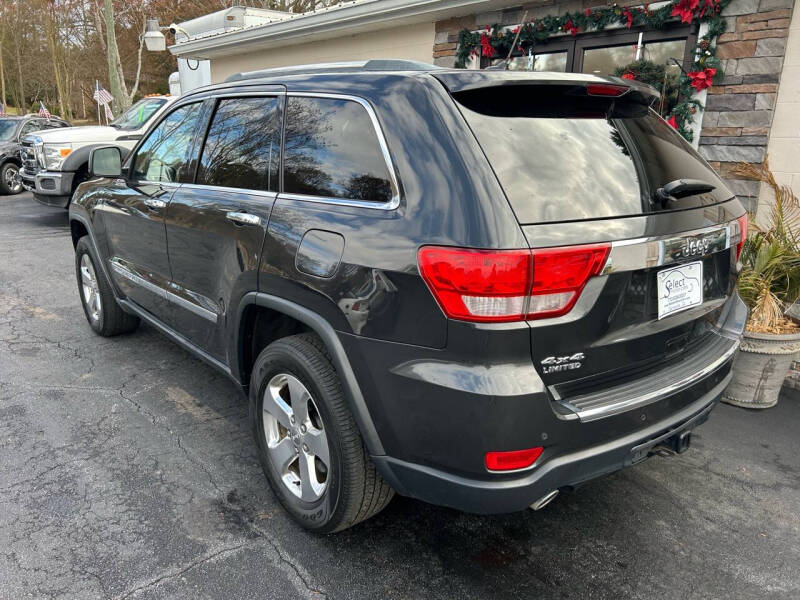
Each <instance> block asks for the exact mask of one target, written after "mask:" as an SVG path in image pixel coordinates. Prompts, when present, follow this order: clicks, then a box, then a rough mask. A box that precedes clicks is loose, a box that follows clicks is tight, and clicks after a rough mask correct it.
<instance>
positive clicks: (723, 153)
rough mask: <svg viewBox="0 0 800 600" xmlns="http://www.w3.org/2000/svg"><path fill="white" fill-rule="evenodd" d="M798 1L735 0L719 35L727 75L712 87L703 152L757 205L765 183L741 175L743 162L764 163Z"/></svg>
mask: <svg viewBox="0 0 800 600" xmlns="http://www.w3.org/2000/svg"><path fill="white" fill-rule="evenodd" d="M794 2H795V0H733V2H731V3H730V4H729V5H728V7H727V8H726V9H725V11H724V12H723V13H722V14H723V15H724V16H726V17H727V21H728V30H727V32H726V33H724V34H722V35H721V36H720V37H719V38H718V40H717V56H718V57H719V58H720V59H721V60H722V64H723V68H724V70H725V78H724V80H723V81H722V84H721V85H716V86H713V87H711V88H710V89H709V94H708V97H707V99H706V111H705V114H704V115H703V128H702V131H701V134H700V153H701V154H702V155H703V156H704V157H705V158H706V160H708V161H709V162H711V164H712V165H713V166H714V168H715V169H716V170H717V171H718V172H719V173H720V174H721V175H722V176H723V178H725V180H726V181H727V182H728V184H729V186H730V188H731V190H732V191H733V192H734V193H735V194H736V195H737V196H739V198H740V199H742V200H744V201H745V206H747V207H748V208H749V209H750V210H755V209H756V206H757V202H758V194H759V183H758V182H755V181H747V180H742V179H739V178H737V176H736V174H735V173H734V172H733V170H734V168H735V166H736V163H737V162H749V163H756V164H760V163H761V162H763V161H764V157H765V156H766V151H767V142H768V139H769V132H770V127H771V125H772V117H773V111H774V108H775V99H776V97H777V93H778V84H779V82H780V76H781V68H782V66H783V65H782V63H783V56H784V53H785V51H786V39H787V37H788V34H789V23H790V20H791V16H792V5H793V4H794Z"/></svg>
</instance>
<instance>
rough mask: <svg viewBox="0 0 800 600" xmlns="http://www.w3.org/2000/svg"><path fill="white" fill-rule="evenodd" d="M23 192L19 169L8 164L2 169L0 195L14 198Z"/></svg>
mask: <svg viewBox="0 0 800 600" xmlns="http://www.w3.org/2000/svg"><path fill="white" fill-rule="evenodd" d="M21 191H22V179H20V177H19V167H18V166H17V165H15V164H14V163H11V162H7V163H5V164H4V165H3V166H2V167H0V194H2V195H6V196H13V195H14V194H19V193H20V192H21Z"/></svg>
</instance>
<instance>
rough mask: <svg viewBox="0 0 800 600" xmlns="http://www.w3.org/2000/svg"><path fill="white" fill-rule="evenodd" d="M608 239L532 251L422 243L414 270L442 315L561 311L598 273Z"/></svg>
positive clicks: (487, 317)
mask: <svg viewBox="0 0 800 600" xmlns="http://www.w3.org/2000/svg"><path fill="white" fill-rule="evenodd" d="M610 249H611V244H592V245H586V246H567V247H562V248H545V249H536V250H533V251H531V250H470V249H464V248H447V247H441V246H425V247H423V248H421V249H420V251H419V255H418V260H419V270H420V273H421V274H422V277H423V278H424V279H425V281H426V283H427V284H428V287H430V289H431V292H433V295H434V297H435V298H436V300H437V301H438V302H439V306H441V307H442V310H443V311H444V313H445V315H447V316H448V317H450V318H451V319H459V320H463V321H478V322H503V321H521V320H523V319H526V318H528V319H543V318H547V317H555V316H559V315H563V314H566V313H567V312H569V311H570V309H571V308H572V307H573V305H574V304H575V302H576V301H577V299H578V297H579V296H580V293H581V291H582V290H583V287H584V286H585V285H586V282H587V281H588V280H589V278H590V277H593V276H595V275H598V274H600V272H601V271H602V269H603V266H604V265H605V263H606V259H607V258H608V253H609V251H610Z"/></svg>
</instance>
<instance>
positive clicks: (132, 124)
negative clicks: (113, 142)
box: [109, 98, 167, 129]
mask: <svg viewBox="0 0 800 600" xmlns="http://www.w3.org/2000/svg"><path fill="white" fill-rule="evenodd" d="M166 102H167V100H166V99H165V98H145V99H144V100H139V102H137V103H136V104H134V105H133V106H131V107H130V108H129V109H128V110H126V111H125V112H124V113H122V114H121V115H120V116H118V117H117V118H116V119H114V120H113V121H111V123H109V125H111V126H112V127H116V128H117V129H139V128H140V127H141V126H142V125H144V124H145V123H146V122H147V120H148V119H149V118H150V117H152V116H153V114H154V113H155V112H156V111H157V110H158V109H159V108H161V107H162V106H164V104H166Z"/></svg>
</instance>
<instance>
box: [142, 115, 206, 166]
mask: <svg viewBox="0 0 800 600" xmlns="http://www.w3.org/2000/svg"><path fill="white" fill-rule="evenodd" d="M199 115H200V103H199V102H198V103H196V104H189V105H188V106H182V107H181V108H179V109H178V110H176V111H173V112H172V113H170V114H169V116H167V118H166V119H164V120H163V121H161V123H159V124H158V125H157V126H156V128H155V129H153V131H151V132H150V135H148V136H147V139H145V141H144V143H143V144H142V145H141V146H140V147H139V150H138V151H137V153H136V160H135V161H134V163H133V172H132V173H131V177H133V178H134V179H144V180H147V181H178V176H179V174H180V169H181V167H182V166H184V165H185V164H186V161H187V158H188V156H189V150H190V148H191V145H192V138H193V136H194V133H195V129H196V128H197V123H198V117H199Z"/></svg>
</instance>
